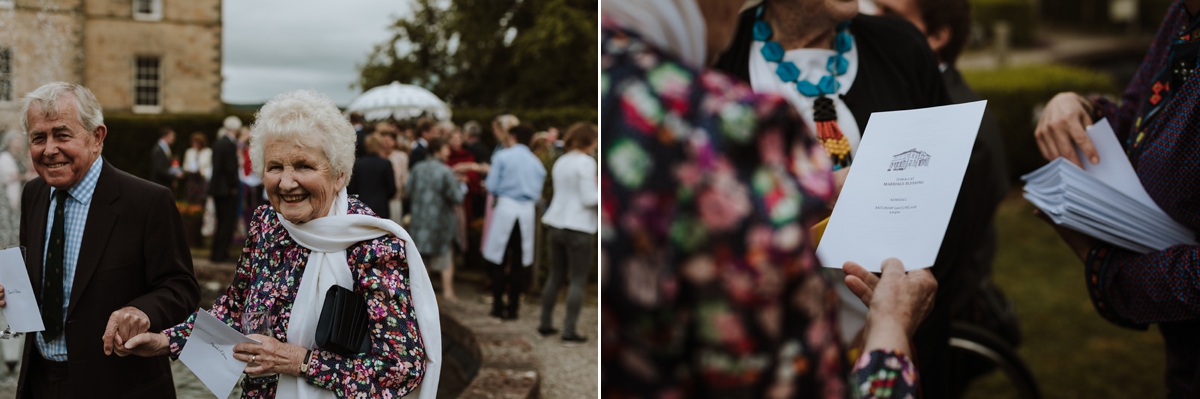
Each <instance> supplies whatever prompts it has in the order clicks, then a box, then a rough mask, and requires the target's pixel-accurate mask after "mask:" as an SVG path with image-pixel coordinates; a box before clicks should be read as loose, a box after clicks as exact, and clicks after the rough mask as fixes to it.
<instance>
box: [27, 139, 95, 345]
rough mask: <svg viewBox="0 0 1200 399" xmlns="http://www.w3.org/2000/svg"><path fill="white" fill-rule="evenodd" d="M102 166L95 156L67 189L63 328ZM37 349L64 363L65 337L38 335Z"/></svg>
mask: <svg viewBox="0 0 1200 399" xmlns="http://www.w3.org/2000/svg"><path fill="white" fill-rule="evenodd" d="M103 166H104V159H103V158H102V157H96V161H95V162H92V168H91V169H89V170H88V172H87V174H86V175H84V176H83V180H80V181H79V183H76V184H75V187H71V188H70V189H69V190H67V193H68V194H70V196H68V197H67V200H66V201H65V203H66V205H67V210H66V214H65V216H66V218H67V220H66V224H64V225H63V227H64V228H65V229H64V230H65V231H64V234H65V235H66V238H67V243H66V245H65V246H64V247H63V305H62V306H63V309H62V315H63V325H64V326H65V325H66V324H67V308H68V307H69V306H71V285H72V284H73V283H74V282H75V265H77V264H78V263H79V262H78V260H79V245H80V244H82V243H83V228H84V226H85V225H86V224H87V215H88V207H89V205H91V203H92V194H94V193H95V192H96V182H97V181H99V180H100V169H103V168H102V167H103ZM55 190H57V189H55V188H54V187H50V211H49V212H47V216H46V238H45V241H43V242H42V243H43V244H42V275H43V276H45V275H46V273H45V267H46V266H45V265H46V251H47V248H48V247H49V244H50V230H51V226H54V212H55V211H56V210H57V208H58V201H55V200H54V191H55ZM97 339H99V337H97ZM37 347H38V350H39V351H41V352H42V356H44V357H45V358H46V359H50V360H53V361H56V362H65V361H67V334H60V335H59V336H58V338H57V339H55V340H53V341H50V342H46V341H44V340H43V339H42V334H41V333H38V339H37Z"/></svg>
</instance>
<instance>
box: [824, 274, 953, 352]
mask: <svg viewBox="0 0 1200 399" xmlns="http://www.w3.org/2000/svg"><path fill="white" fill-rule="evenodd" d="M855 266H857V267H859V268H861V266H859V265H857V264H854V263H852V262H847V263H846V265H844V266H843V268H847V267H849V268H850V269H851V270H850V271H848V273H855V274H857V271H855V270H854V267H855ZM881 268H882V270H883V273H882V276H881V277H879V278H878V280H875V281H874V284H873V287H868V285H869V284H867V282H868V281H870V279H868V280H867V281H862V282H863V283H864V284H862V285H861V286H858V287H853V286H851V291H854V293H855V295H858V296H859V299H862V300H863V301H864V302H868V305H867V306H868V307H869V308H870V310H868V311H867V325H866V327H865V332H864V336H865V337H866V339H865V341H866V342H865V344H864V345H863V346H864V348H863V351H864V352H870V351H874V350H878V349H885V350H896V351H900V352H907V350H908V348H909V340H908V337H911V336H912V334H913V333H914V332H916V330H917V326H918V325H920V324H921V320H924V319H925V317H926V316H928V315H929V312H930V311H931V310H933V301H934V296H935V294H936V293H937V284H938V283H937V280H936V279H934V277H933V273H930V272H929V269H919V270H913V271H910V272H905V271H904V264H902V263H900V260H898V259H896V258H888V259H887V260H884V261H883V265H882V267H881ZM851 278H856V279H860V278H859V277H858V276H856V275H854V274H852V275H850V276H847V277H846V280H847V282H849V281H850V279H851ZM860 280H861V279H860ZM864 288H866V289H864Z"/></svg>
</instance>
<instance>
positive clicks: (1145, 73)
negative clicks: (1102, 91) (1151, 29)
mask: <svg viewBox="0 0 1200 399" xmlns="http://www.w3.org/2000/svg"><path fill="white" fill-rule="evenodd" d="M1188 19H1189V18H1188V13H1187V10H1186V9H1185V8H1183V6H1182V2H1178V1H1176V2H1172V5H1171V6H1170V8H1168V9H1167V16H1166V17H1165V18H1164V19H1163V23H1162V25H1161V26H1159V28H1158V34H1157V35H1156V36H1155V38H1154V42H1153V44H1151V46H1150V49H1149V50H1148V51H1146V58H1145V59H1144V60H1143V61H1142V64H1141V66H1139V67H1138V71H1137V73H1136V74H1134V75H1133V80H1132V81H1130V82H1129V86H1128V87H1126V88H1125V92H1124V93H1123V94H1122V95H1121V102H1120V103H1119V104H1118V103H1116V102H1113V101H1111V100H1109V99H1107V98H1103V97H1093V98H1092V103H1093V104H1095V105H1096V108H1097V111H1098V112H1097V113H1098V114H1101V115H1103V116H1104V117H1106V118H1108V122H1109V123H1110V124H1112V126H1113V130H1114V131H1116V132H1117V139H1119V140H1120V141H1121V142H1122V143H1124V142H1125V140H1126V139H1127V138H1128V136H1129V134H1130V132H1132V131H1133V130H1134V123H1136V122H1137V117H1138V111H1139V107H1141V106H1142V98H1143V97H1145V96H1146V88H1147V86H1148V85H1149V84H1150V83H1153V81H1154V74H1156V73H1158V69H1159V66H1161V65H1163V62H1164V61H1163V60H1165V59H1166V57H1168V56H1169V55H1170V54H1169V52H1170V49H1171V40H1172V39H1173V37H1174V34H1175V32H1176V31H1177V30H1178V29H1179V28H1181V27H1182V26H1186V23H1187V21H1188Z"/></svg>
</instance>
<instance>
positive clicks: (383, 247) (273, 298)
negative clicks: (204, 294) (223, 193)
mask: <svg viewBox="0 0 1200 399" xmlns="http://www.w3.org/2000/svg"><path fill="white" fill-rule="evenodd" d="M347 213H349V214H365V215H371V216H375V214H374V213H373V212H371V210H370V209H368V208H367V207H366V206H364V205H363V203H362V202H361V201H359V200H358V199H357V198H353V197H352V198H351V199H350V209H349V211H348V212H347ZM249 237H250V238H249V241H248V242H247V243H246V246H245V248H243V249H242V256H241V258H240V259H238V264H237V272H236V274H235V275H234V279H233V283H232V284H230V286H229V290H228V291H227V292H226V293H225V294H224V295H222V296H221V297H219V298H217V300H216V302H214V303H213V306H212V309H211V310H210V311H209V312H210V313H212V315H213V316H215V317H216V318H217V319H219V320H221V321H224V322H225V324H228V325H229V326H231V327H233V328H234V329H237V330H239V331H241V326H242V318H241V315H242V313H243V312H253V311H262V312H266V314H267V320H268V321H269V322H270V324H271V325H272V326H273V329H272V330H273V335H274V337H275V338H276V339H278V340H280V341H281V342H287V332H288V321H289V320H290V318H291V313H292V303H293V302H294V301H295V299H296V292H297V291H298V289H299V287H300V278H301V276H303V275H304V267H305V263H306V262H307V261H308V255H309V252H310V251H309V250H308V249H307V248H304V247H302V246H300V245H299V244H296V242H295V241H293V240H292V238H291V235H290V234H288V232H287V229H284V228H283V226H282V225H280V223H279V217H278V215H277V214H276V213H275V210H274V208H272V207H271V206H270V205H263V206H261V207H259V208H258V209H257V210H255V212H254V219H253V221H252V223H251V224H250V233H249ZM346 259H347V260H348V262H349V266H350V270H351V273H353V275H354V279H355V284H354V292H356V293H358V294H362V295H365V296H366V298H367V307H368V314H369V316H370V323H371V328H370V330H369V331H370V332H369V334H370V339H371V349H370V350H369V351H368V352H367V353H364V354H360V355H357V356H342V355H338V354H336V353H332V352H327V351H323V350H321V349H313V356H312V357H311V358H310V360H309V363H308V367H309V369H308V374H307V375H305V376H303V378H305V379H306V380H307V381H308V382H309V383H311V384H313V385H316V386H319V387H322V388H325V389H329V390H331V391H333V393H334V394H335V395H336V396H337V397H339V398H399V397H401V396H404V395H405V394H406V393H408V392H409V391H411V390H412V389H413V388H415V387H416V386H417V385H418V384H420V382H421V378H422V377H423V376H424V372H425V349H424V348H425V346H424V344H423V343H422V341H421V335H420V332H419V330H418V326H417V318H416V310H415V309H414V308H413V304H412V299H411V296H410V294H409V281H408V262H407V260H406V258H405V252H404V242H403V241H401V240H400V239H398V238H396V237H395V236H391V235H388V236H382V237H379V238H376V239H374V240H371V241H364V242H361V243H358V244H355V245H353V246H351V247H350V248H347V249H346ZM195 317H196V315H195V314H193V315H192V316H191V317H189V318H188V320H187V321H185V322H183V323H182V324H179V325H177V326H175V327H171V328H169V329H167V330H165V331H163V333H164V334H166V335H167V337H168V338H169V339H170V343H171V357H172V358H177V357H178V356H179V353H180V352H181V351H182V350H183V346H184V344H185V342H186V341H187V338H188V335H189V334H190V333H191V331H192V323H193V322H194V321H195ZM276 386H277V384H276V383H270V384H265V385H258V386H254V385H252V384H246V385H245V386H244V391H243V394H242V398H274V397H275V388H276Z"/></svg>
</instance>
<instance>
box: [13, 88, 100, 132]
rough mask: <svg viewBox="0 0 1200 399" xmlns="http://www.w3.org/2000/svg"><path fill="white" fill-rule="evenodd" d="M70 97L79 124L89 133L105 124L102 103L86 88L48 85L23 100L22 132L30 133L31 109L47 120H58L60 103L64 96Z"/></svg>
mask: <svg viewBox="0 0 1200 399" xmlns="http://www.w3.org/2000/svg"><path fill="white" fill-rule="evenodd" d="M66 95H70V96H71V97H72V98H74V99H75V107H76V109H78V110H79V123H80V124H81V125H83V128H84V129H87V131H88V133H93V132H95V131H96V127H98V126H100V125H102V124H104V114H103V113H102V112H101V111H100V102H99V101H96V96H95V95H93V94H92V91H91V90H88V89H87V88H86V87H83V86H80V85H77V84H74V83H67V82H52V83H46V84H44V85H42V87H39V88H37V89H34V90H33V91H31V92H29V94H26V95H25V97H24V98H22V99H21V130H22V131H24V132H26V133H29V109H30V108H36V109H37V110H38V111H40V112H41V113H42V117H43V118H46V119H57V118H58V113H59V112H62V111H63V110H62V109H60V107H61V105H60V104H59V101H61V100H62V98H63V96H66Z"/></svg>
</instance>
